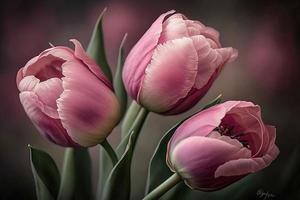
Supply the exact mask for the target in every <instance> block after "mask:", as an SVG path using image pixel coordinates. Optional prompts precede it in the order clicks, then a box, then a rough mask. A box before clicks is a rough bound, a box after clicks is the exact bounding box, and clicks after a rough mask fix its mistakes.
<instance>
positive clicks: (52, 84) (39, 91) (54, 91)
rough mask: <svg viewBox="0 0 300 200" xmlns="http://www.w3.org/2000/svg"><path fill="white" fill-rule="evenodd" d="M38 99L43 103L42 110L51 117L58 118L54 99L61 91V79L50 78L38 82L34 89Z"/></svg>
mask: <svg viewBox="0 0 300 200" xmlns="http://www.w3.org/2000/svg"><path fill="white" fill-rule="evenodd" d="M34 92H35V93H36V95H37V96H38V98H39V100H40V101H41V102H42V103H43V104H44V110H43V112H44V113H45V114H46V115H48V116H49V117H51V118H54V119H59V116H58V112H57V104H56V100H57V99H58V98H59V96H60V95H61V93H62V92H63V87H62V80H61V79H59V78H50V79H48V80H46V81H43V82H40V83H39V84H37V86H36V87H35V89H34Z"/></svg>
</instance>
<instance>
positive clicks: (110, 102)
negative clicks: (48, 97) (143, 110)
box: [57, 60, 119, 147]
mask: <svg viewBox="0 0 300 200" xmlns="http://www.w3.org/2000/svg"><path fill="white" fill-rule="evenodd" d="M62 68H63V75H64V76H65V77H64V78H62V79H63V88H64V92H63V93H62V94H61V96H60V98H59V99H58V100H57V106H58V113H59V117H60V119H61V122H62V124H63V127H64V128H65V129H66V130H67V132H68V134H69V135H70V137H71V138H72V139H73V140H74V141H76V142H77V143H78V144H80V145H82V146H85V147H88V146H93V145H95V144H98V143H100V142H102V141H103V140H104V139H105V138H106V136H107V135H108V134H109V133H110V132H111V130H112V129H113V127H114V125H115V124H116V123H117V121H118V117H119V116H118V113H119V112H118V109H119V104H118V102H117V100H116V97H115V96H114V94H113V92H112V91H111V90H110V89H109V88H108V87H107V86H106V85H105V84H104V83H102V82H101V81H99V80H98V78H97V77H96V76H95V75H94V74H93V73H92V72H91V71H89V70H88V69H87V68H85V67H82V63H80V62H79V61H77V60H73V61H67V62H65V63H64V64H63V67H62ZM99 133H100V134H99Z"/></svg>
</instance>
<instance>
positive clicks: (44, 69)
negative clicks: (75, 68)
mask: <svg viewBox="0 0 300 200" xmlns="http://www.w3.org/2000/svg"><path fill="white" fill-rule="evenodd" d="M72 52H73V51H72V50H71V49H70V48H67V47H62V46H57V47H52V48H49V49H46V50H45V51H43V52H42V53H40V54H39V55H38V56H36V57H34V58H32V59H31V60H29V61H28V62H27V63H26V65H25V66H24V67H23V68H22V75H23V77H25V76H29V75H34V76H36V77H37V78H38V79H40V80H41V81H43V80H46V79H48V78H50V77H58V78H61V76H62V74H61V64H62V63H63V62H64V61H65V60H70V59H74V56H73V53H72Z"/></svg>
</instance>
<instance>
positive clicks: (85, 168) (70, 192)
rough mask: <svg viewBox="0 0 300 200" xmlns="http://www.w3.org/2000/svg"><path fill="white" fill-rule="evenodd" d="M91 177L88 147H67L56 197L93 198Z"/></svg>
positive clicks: (64, 198)
mask: <svg viewBox="0 0 300 200" xmlns="http://www.w3.org/2000/svg"><path fill="white" fill-rule="evenodd" d="M91 177H92V176H91V158H90V155H89V152H88V149H86V148H67V149H66V150H65V158H64V164H63V171H62V181H61V186H60V190H59V195H58V199H59V200H69V199H70V200H71V199H72V200H74V199H93V194H92V179H91Z"/></svg>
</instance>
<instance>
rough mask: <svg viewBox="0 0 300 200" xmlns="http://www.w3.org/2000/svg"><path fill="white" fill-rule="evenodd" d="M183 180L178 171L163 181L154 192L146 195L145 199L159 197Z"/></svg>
mask: <svg viewBox="0 0 300 200" xmlns="http://www.w3.org/2000/svg"><path fill="white" fill-rule="evenodd" d="M181 181H182V179H181V177H180V176H179V175H178V174H177V173H175V174H173V175H172V176H170V177H169V178H168V179H167V180H166V181H165V182H163V183H162V184H160V185H159V186H158V187H157V188H155V189H154V190H153V191H152V192H150V193H149V194H148V195H147V196H145V197H144V198H143V200H154V199H158V198H159V197H161V196H162V195H163V194H165V193H166V192H167V191H169V190H170V189H171V188H173V187H174V186H175V185H177V184H178V183H180V182H181Z"/></svg>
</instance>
